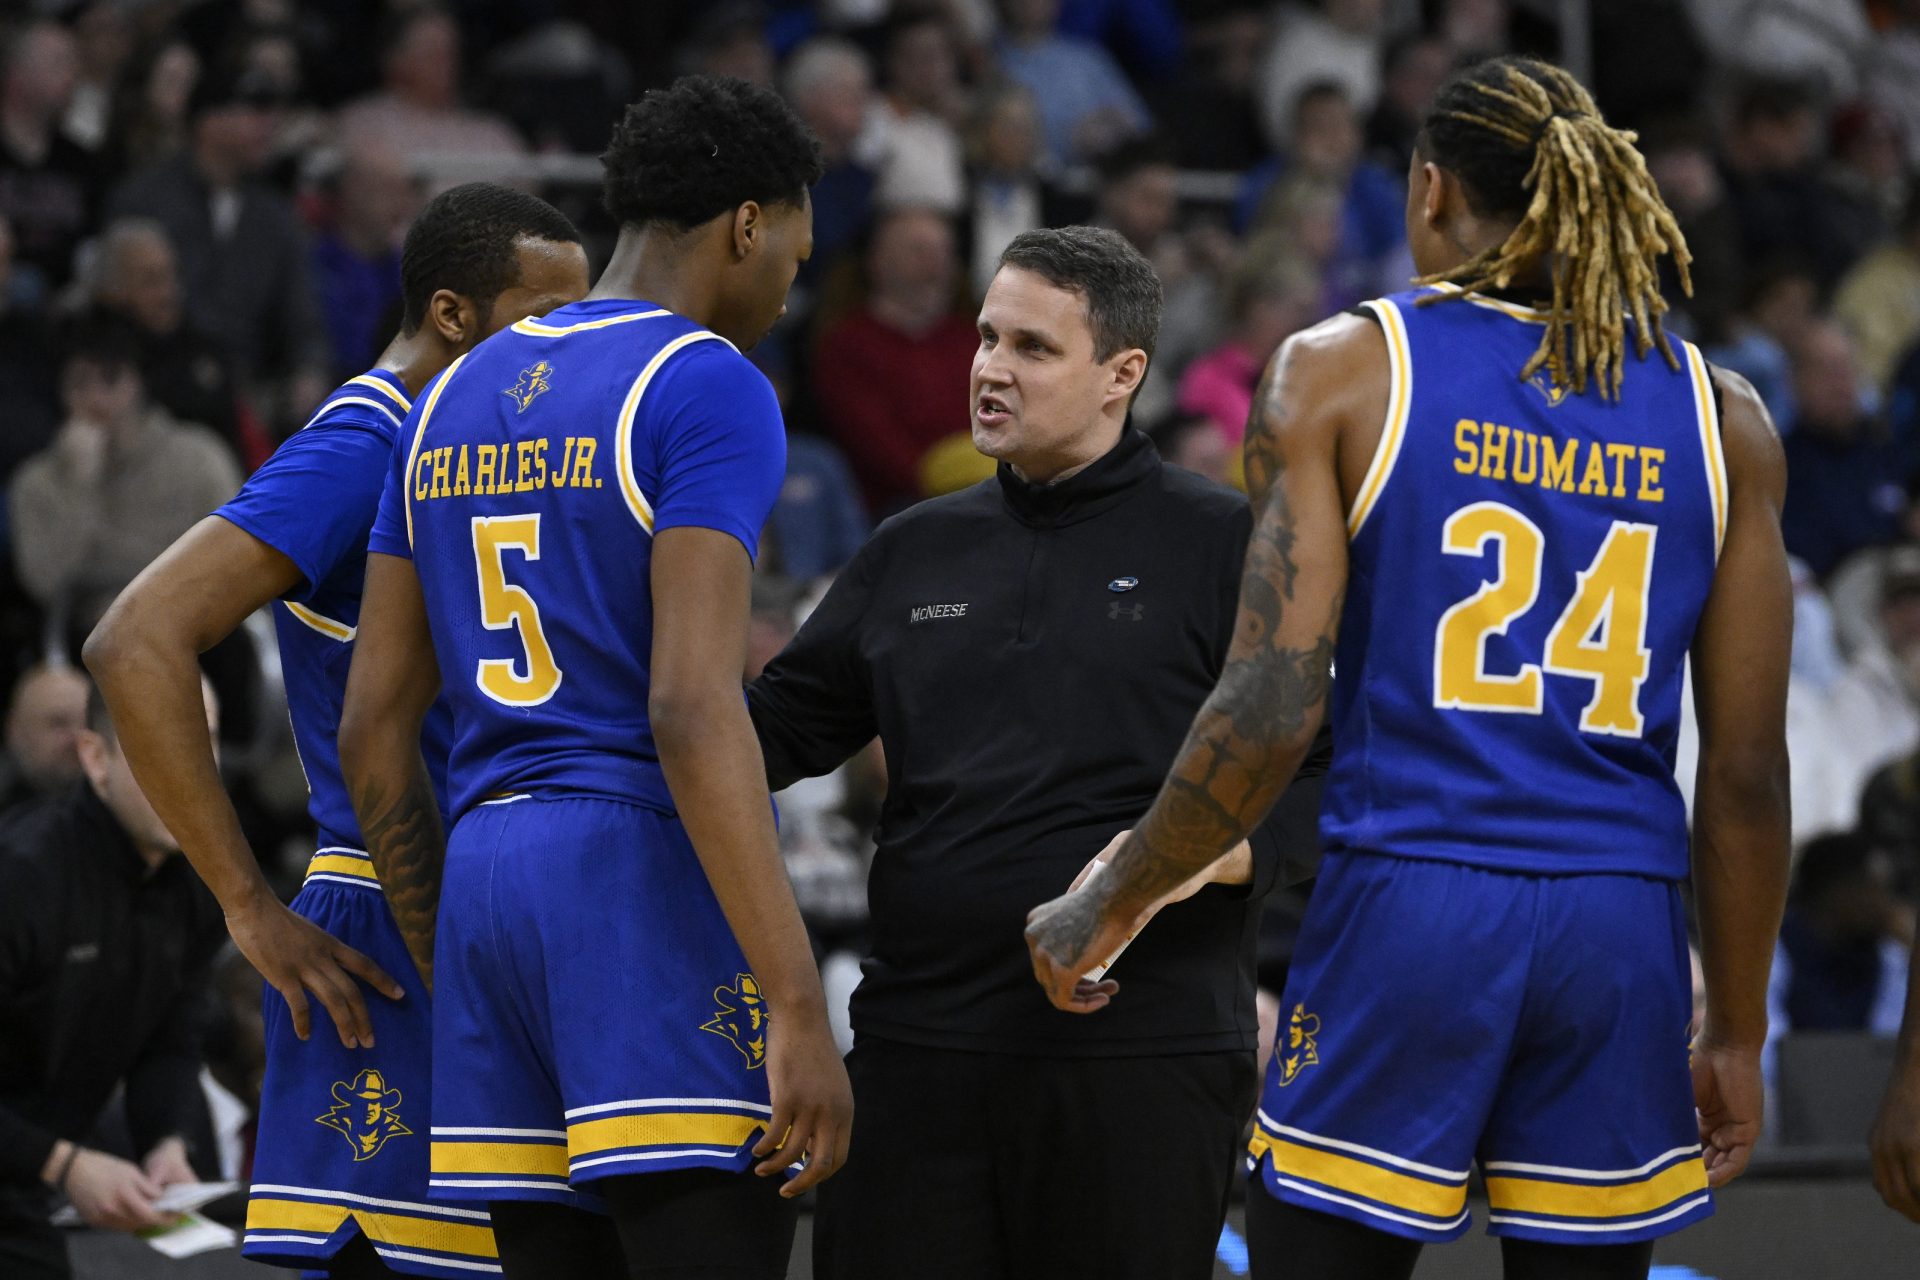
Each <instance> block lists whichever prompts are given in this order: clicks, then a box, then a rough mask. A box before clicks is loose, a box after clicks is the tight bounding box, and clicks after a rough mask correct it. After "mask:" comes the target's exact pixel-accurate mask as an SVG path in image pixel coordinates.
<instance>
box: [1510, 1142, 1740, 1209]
mask: <svg viewBox="0 0 1920 1280" xmlns="http://www.w3.org/2000/svg"><path fill="white" fill-rule="evenodd" d="M1706 1189H1707V1166H1706V1165H1705V1164H1704V1163H1702V1162H1701V1160H1700V1159H1699V1158H1698V1157H1694V1158H1692V1159H1688V1160H1682V1161H1681V1162H1680V1163H1679V1164H1676V1165H1672V1166H1669V1167H1668V1168H1665V1169H1662V1170H1661V1171H1660V1172H1659V1173H1656V1174H1654V1175H1653V1176H1652V1177H1651V1178H1644V1179H1642V1180H1640V1181H1638V1182H1623V1183H1614V1184H1612V1185H1611V1186H1604V1187H1596V1186H1592V1185H1590V1184H1587V1183H1581V1182H1548V1181H1546V1180H1544V1179H1540V1178H1517V1177H1512V1176H1508V1175H1495V1176H1490V1177H1489V1178H1488V1179H1487V1203H1488V1205H1489V1206H1490V1207H1491V1208H1493V1209H1496V1210H1511V1211H1513V1212H1515V1213H1544V1214H1552V1215H1554V1216H1556V1217H1562V1218H1630V1217H1634V1216H1636V1215H1638V1214H1643V1213H1652V1212H1653V1211H1654V1210H1655V1209H1663V1208H1665V1207H1666V1206H1667V1205H1670V1204H1672V1203H1673V1202H1674V1201H1676V1200H1680V1199H1683V1198H1684V1197H1686V1196H1689V1195H1693V1194H1696V1193H1698V1192H1701V1191H1705V1190H1706Z"/></svg>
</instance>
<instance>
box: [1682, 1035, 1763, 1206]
mask: <svg viewBox="0 0 1920 1280" xmlns="http://www.w3.org/2000/svg"><path fill="white" fill-rule="evenodd" d="M1764 1098H1765V1089H1764V1087H1763V1086H1762V1084H1761V1083H1760V1051H1759V1050H1758V1049H1744V1048H1734V1047H1731V1046H1725V1045H1719V1044H1716V1043H1714V1042H1713V1041H1711V1040H1709V1039H1707V1037H1706V1036H1704V1035H1703V1036H1702V1037H1701V1038H1700V1040H1699V1041H1697V1042H1696V1043H1695V1044H1694V1046H1693V1105H1694V1108H1695V1110H1697V1111H1698V1112H1699V1113H1700V1150H1701V1155H1702V1156H1703V1157H1704V1158H1705V1160H1706V1164H1707V1185H1708V1186H1710V1187H1724V1186H1726V1185H1727V1184H1728V1183H1729V1182H1732V1181H1733V1180H1734V1179H1735V1178H1737V1177H1739V1176H1740V1175H1741V1174H1742V1173H1745V1172H1746V1169H1747V1161H1748V1160H1749V1159H1751V1158H1752V1156H1753V1144H1754V1143H1756V1142H1758V1141H1759V1140H1760V1125H1761V1113H1762V1111H1763V1110H1764V1109H1765V1104H1764V1101H1763V1099H1764Z"/></svg>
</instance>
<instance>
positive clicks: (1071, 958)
mask: <svg viewBox="0 0 1920 1280" xmlns="http://www.w3.org/2000/svg"><path fill="white" fill-rule="evenodd" d="M1085 874H1086V873H1085V872H1082V873H1081V877H1082V878H1083V879H1084V878H1085ZM1076 883H1078V881H1076ZM1155 909H1156V910H1157V909H1158V908H1155ZM1147 914H1148V915H1151V914H1152V913H1151V912H1148V913H1147ZM1133 932H1134V922H1133V921H1128V920H1108V919H1105V918H1104V917H1103V915H1102V913H1101V908H1100V898H1099V895H1098V894H1096V893H1095V892H1094V891H1093V890H1092V889H1090V888H1089V889H1076V890H1074V891H1072V892H1070V893H1066V894H1063V895H1061V896H1060V897H1058V898H1055V899H1053V901H1051V902H1043V903H1041V904H1040V905H1039V906H1037V907H1035V908H1034V909H1033V910H1032V911H1029V912H1028V913H1027V951H1028V953H1029V954H1030V956H1031V958H1032V960H1033V977H1034V980H1035V981H1036V982H1038V983H1039V984H1040V988H1041V990H1043V991H1045V992H1046V993H1047V999H1048V1000H1049V1001H1051V1002H1052V1003H1053V1007H1054V1008H1056V1009H1064V1010H1065V1011H1067V1012H1068V1013H1094V1012H1096V1011H1098V1010H1100V1009H1104V1008H1106V1007H1107V1002H1108V1001H1110V1000H1112V999H1113V997H1114V993H1115V992H1117V991H1119V990H1120V984H1119V983H1117V982H1115V981H1114V980H1113V979H1111V978H1107V979H1104V980H1102V981H1100V982H1088V981H1087V980H1086V979H1085V978H1083V977H1081V976H1080V975H1081V974H1083V973H1085V972H1086V971H1087V970H1089V969H1091V968H1093V966H1094V965H1096V964H1098V963H1100V961H1102V960H1104V959H1106V958H1107V957H1108V956H1110V955H1112V954H1113V953H1114V952H1115V951H1117V950H1119V949H1120V946H1121V944H1123V943H1124V942H1126V940H1127V939H1128V937H1130V936H1131V935H1132V934H1133Z"/></svg>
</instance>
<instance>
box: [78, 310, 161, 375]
mask: <svg viewBox="0 0 1920 1280" xmlns="http://www.w3.org/2000/svg"><path fill="white" fill-rule="evenodd" d="M145 355H146V346H145V343H144V341H143V340H142V335H141V332H140V329H139V326H137V325H135V324H134V322H133V321H131V320H129V319H127V318H126V317H124V316H122V315H120V314H119V313H117V312H113V311H107V310H104V309H100V308H95V309H93V310H90V311H83V312H81V313H80V314H78V315H76V316H75V317H74V318H73V319H71V320H69V321H68V322H67V323H66V324H65V325H64V326H63V327H62V328H61V330H60V367H61V368H62V369H65V368H67V367H68V366H69V365H74V364H81V363H85V364H91V365H97V366H98V367H100V368H102V369H109V370H119V369H131V370H133V371H134V372H135V373H138V372H139V371H140V369H141V365H142V362H143V359H144V357H145Z"/></svg>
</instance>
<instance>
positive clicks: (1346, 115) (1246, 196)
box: [1237, 81, 1411, 311]
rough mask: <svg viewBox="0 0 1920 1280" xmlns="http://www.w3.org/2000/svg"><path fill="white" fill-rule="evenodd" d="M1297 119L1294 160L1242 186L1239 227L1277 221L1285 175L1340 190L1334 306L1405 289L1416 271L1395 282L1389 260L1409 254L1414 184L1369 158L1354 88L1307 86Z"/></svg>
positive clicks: (1330, 265) (1330, 271)
mask: <svg viewBox="0 0 1920 1280" xmlns="http://www.w3.org/2000/svg"><path fill="white" fill-rule="evenodd" d="M1292 118H1293V136H1292V139H1291V142H1290V145H1289V147H1288V150H1287V155H1286V158H1285V159H1284V160H1277V159H1276V160H1270V161H1268V162H1267V163H1266V164H1264V165H1261V166H1260V167H1259V168H1257V169H1255V170H1253V171H1252V172H1251V173H1249V174H1248V175H1247V176H1246V179H1245V181H1244V182H1243V183H1242V187H1241V196H1240V202H1239V208H1238V218H1237V221H1238V223H1239V225H1240V226H1242V227H1254V228H1258V227H1265V226H1271V225H1273V223H1274V222H1275V221H1276V219H1275V217H1274V214H1273V211H1272V210H1271V209H1268V208H1266V207H1264V206H1265V204H1266V202H1267V200H1268V199H1269V197H1271V196H1273V195H1274V194H1275V193H1276V192H1277V191H1279V190H1281V188H1282V186H1283V184H1282V181H1281V180H1282V179H1283V178H1297V179H1303V180H1305V181H1307V182H1310V183H1313V184H1316V185H1319V186H1322V187H1325V188H1327V189H1330V190H1333V191H1335V192H1338V193H1339V197H1340V215H1339V216H1340V222H1339V235H1338V238H1337V240H1336V242H1335V245H1334V247H1333V250H1332V252H1331V254H1330V255H1327V256H1326V257H1325V258H1324V259H1323V265H1324V267H1325V271H1326V280H1327V286H1328V303H1329V309H1330V310H1336V311H1337V310H1340V309H1342V308H1344V307H1349V306H1352V305H1354V304H1356V303H1358V302H1361V301H1363V300H1364V299H1367V298H1371V297H1375V296H1377V295H1379V294H1382V293H1389V292H1392V291H1393V290H1395V289H1398V288H1401V287H1403V285H1404V282H1405V280H1406V278H1407V276H1409V275H1410V274H1411V271H1410V270H1403V271H1400V272H1399V273H1398V276H1399V278H1398V279H1394V278H1392V277H1391V274H1390V273H1391V268H1390V266H1389V264H1390V263H1392V262H1394V261H1395V260H1396V259H1404V257H1405V255H1404V249H1405V245H1406V234H1407V232H1406V203H1407V198H1406V188H1405V186H1404V185H1403V184H1402V181H1401V178H1400V176H1399V175H1398V174H1394V173H1389V172H1388V171H1387V170H1385V169H1383V168H1381V167H1380V166H1379V165H1377V164H1374V163H1373V162H1372V161H1370V160H1365V159H1363V158H1362V156H1361V147H1362V142H1363V136H1362V133H1361V129H1360V118H1359V116H1358V115H1357V114H1355V112H1354V109H1353V104H1352V102H1351V101H1350V100H1349V99H1348V97H1347V94H1346V91H1345V90H1343V89H1342V88H1341V87H1340V86H1339V85H1338V84H1335V83H1333V82H1332V81H1317V82H1315V83H1313V84H1309V85H1308V86H1307V87H1306V88H1304V89H1302V90H1301V91H1300V98H1299V101H1298V102H1297V103H1296V104H1295V107H1294V112H1293V117H1292ZM1316 256H1319V255H1316Z"/></svg>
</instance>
